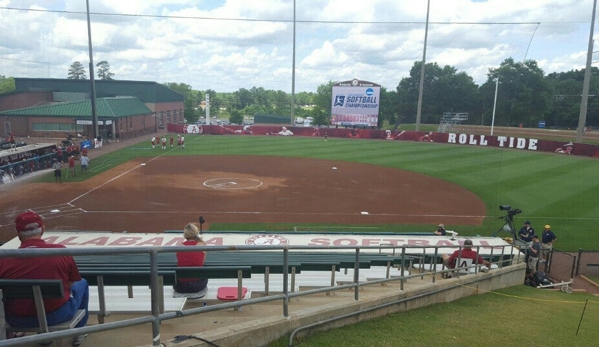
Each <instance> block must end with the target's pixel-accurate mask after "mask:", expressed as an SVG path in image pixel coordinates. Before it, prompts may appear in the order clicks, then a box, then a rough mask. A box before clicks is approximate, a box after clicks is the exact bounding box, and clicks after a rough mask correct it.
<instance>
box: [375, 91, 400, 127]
mask: <svg viewBox="0 0 599 347" xmlns="http://www.w3.org/2000/svg"><path fill="white" fill-rule="evenodd" d="M398 111H399V98H398V95H397V92H396V91H394V90H391V91H388V90H387V88H385V87H381V100H380V106H379V124H378V127H379V128H380V127H381V126H383V123H384V122H385V121H388V122H389V124H395V121H396V120H397V117H398V116H399V114H398Z"/></svg>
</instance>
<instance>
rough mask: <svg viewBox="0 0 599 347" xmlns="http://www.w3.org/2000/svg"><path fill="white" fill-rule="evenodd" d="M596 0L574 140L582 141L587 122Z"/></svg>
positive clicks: (595, 8)
mask: <svg viewBox="0 0 599 347" xmlns="http://www.w3.org/2000/svg"><path fill="white" fill-rule="evenodd" d="M596 10H597V0H595V1H593V14H592V17H591V33H590V34H589V48H588V51H587V65H586V68H585V70H584V81H583V83H582V100H581V102H580V115H579V116H578V129H576V142H578V143H580V142H582V135H583V133H584V126H585V124H586V122H587V108H588V102H589V84H590V82H591V63H592V60H593V41H594V40H593V31H594V30H595V11H596Z"/></svg>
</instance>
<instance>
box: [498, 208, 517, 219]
mask: <svg viewBox="0 0 599 347" xmlns="http://www.w3.org/2000/svg"><path fill="white" fill-rule="evenodd" d="M499 209H500V210H501V211H507V216H506V217H505V218H507V219H514V216H515V215H517V214H520V213H522V210H521V209H519V208H514V209H512V206H510V205H499ZM500 218H504V217H500Z"/></svg>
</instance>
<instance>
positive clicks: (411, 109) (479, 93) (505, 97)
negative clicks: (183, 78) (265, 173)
mask: <svg viewBox="0 0 599 347" xmlns="http://www.w3.org/2000/svg"><path fill="white" fill-rule="evenodd" d="M421 64H422V63H421V62H419V61H417V62H415V63H414V64H413V66H412V68H411V69H410V73H409V76H407V77H404V78H402V79H401V80H400V82H399V84H398V85H397V87H396V89H395V90H388V89H387V88H385V87H382V88H381V100H380V110H379V126H384V125H386V124H401V123H415V122H416V111H417V102H418V88H419V85H420V71H421ZM591 73H592V75H593V76H598V75H599V69H597V68H595V67H593V68H592V70H591ZM583 80H584V69H581V70H571V71H567V72H553V73H550V74H548V75H545V73H544V71H543V70H542V69H541V68H540V67H539V66H538V64H537V62H536V61H535V60H526V61H524V62H516V61H514V59H512V58H508V59H505V60H504V61H503V62H502V63H501V64H500V65H499V67H496V68H490V69H489V71H488V73H487V79H486V81H485V82H484V83H482V84H481V85H477V84H476V83H475V82H474V79H473V78H472V77H471V76H469V75H468V74H467V73H465V72H460V71H458V70H457V69H456V68H455V67H453V66H450V65H445V66H440V65H438V64H437V63H434V62H432V63H427V64H426V66H425V74H424V90H423V103H422V117H421V121H422V123H428V124H436V123H439V121H440V118H441V117H442V115H443V113H445V112H460V113H461V112H466V113H468V114H469V117H468V120H467V121H466V122H465V123H467V124H475V125H491V121H492V115H493V108H494V107H495V123H494V124H495V125H497V126H519V125H520V124H522V126H524V127H537V126H538V123H539V122H540V121H544V122H545V124H546V127H548V128H576V127H577V126H578V118H579V113H580V103H581V100H582V96H581V92H582V83H583ZM337 82H338V81H329V82H328V83H324V84H321V85H319V86H318V88H317V90H316V92H300V93H297V94H296V96H295V105H296V108H295V110H294V114H295V115H296V116H298V117H304V118H305V117H308V116H310V117H313V118H314V123H315V124H318V125H326V124H329V122H330V114H331V100H332V87H333V85H334V84H335V83H337ZM373 82H376V81H373ZM165 85H166V86H167V87H169V88H171V89H173V90H175V91H177V92H179V93H181V94H183V95H184V96H185V100H186V101H185V105H186V107H185V115H186V118H187V121H188V122H196V121H197V120H198V118H199V117H200V116H201V115H203V111H202V109H200V108H199V107H198V105H200V104H201V102H202V101H203V100H204V99H205V94H206V93H208V94H210V103H211V105H210V106H211V108H210V114H211V115H215V116H219V117H222V118H227V117H230V120H231V122H232V123H238V124H239V123H241V121H242V120H243V118H244V116H253V115H254V114H256V113H267V114H275V115H281V116H289V115H290V114H291V95H290V94H288V93H285V92H283V91H280V90H267V89H264V88H262V87H255V86H254V87H252V88H251V89H245V88H241V89H239V90H237V91H235V92H232V93H217V92H216V91H214V90H206V91H204V92H202V91H196V90H193V89H192V87H191V86H190V85H187V84H184V83H166V84H165ZM496 88H497V102H496V103H495V89H496ZM590 91H591V93H590V95H589V101H588V114H587V124H588V125H599V80H597V79H596V78H592V79H591V84H590Z"/></svg>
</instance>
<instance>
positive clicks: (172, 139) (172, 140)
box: [170, 135, 175, 148]
mask: <svg viewBox="0 0 599 347" xmlns="http://www.w3.org/2000/svg"><path fill="white" fill-rule="evenodd" d="M170 141H171V148H173V142H174V141H175V139H174V138H173V135H171V139H170Z"/></svg>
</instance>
